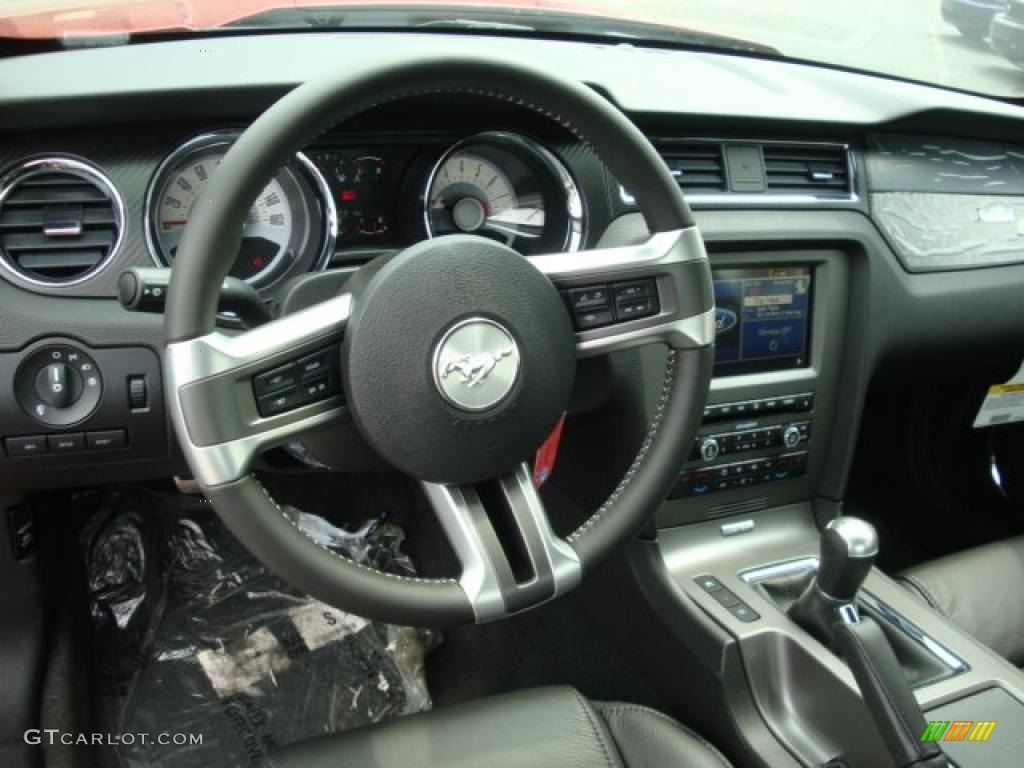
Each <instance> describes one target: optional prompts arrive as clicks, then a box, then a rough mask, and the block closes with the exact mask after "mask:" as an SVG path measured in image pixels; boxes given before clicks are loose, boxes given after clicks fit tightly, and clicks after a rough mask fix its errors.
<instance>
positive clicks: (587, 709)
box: [572, 689, 615, 768]
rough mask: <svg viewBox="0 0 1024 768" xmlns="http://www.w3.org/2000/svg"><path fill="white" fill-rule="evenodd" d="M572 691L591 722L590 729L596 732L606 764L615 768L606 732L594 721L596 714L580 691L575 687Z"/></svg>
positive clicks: (595, 736)
mask: <svg viewBox="0 0 1024 768" xmlns="http://www.w3.org/2000/svg"><path fill="white" fill-rule="evenodd" d="M572 693H573V696H575V698H576V703H577V704H578V705H579V708H580V709H582V710H583V715H584V717H586V718H587V722H588V723H590V729H591V730H592V731H593V732H594V738H595V739H597V743H598V744H600V745H601V752H602V753H603V754H604V761H605V764H606V765H607V766H608V768H615V763H614V762H613V761H612V756H611V753H610V751H609V749H608V746H609V745H608V743H607V741H606V739H605V737H604V734H603V733H602V732H601V729H599V728H598V727H597V723H596V722H594V716H593V714H592V713H591V711H590V705H589V704H588V703H587V701H586V699H584V698H583V696H582V695H580V692H579V691H577V690H575V689H573V692H572Z"/></svg>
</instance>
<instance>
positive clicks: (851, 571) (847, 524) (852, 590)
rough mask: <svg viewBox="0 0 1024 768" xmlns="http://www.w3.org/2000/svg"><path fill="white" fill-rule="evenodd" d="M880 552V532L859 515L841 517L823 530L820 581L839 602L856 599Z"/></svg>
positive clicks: (827, 593)
mask: <svg viewBox="0 0 1024 768" xmlns="http://www.w3.org/2000/svg"><path fill="white" fill-rule="evenodd" d="M877 556H878V533H877V532H876V531H875V528H874V526H873V525H871V523H868V522H866V521H864V520H861V519H860V518H857V517H837V518H836V519H835V520H833V521H832V522H830V523H829V524H828V526H826V528H825V531H824V532H823V533H822V534H821V557H820V560H819V563H818V576H817V579H816V583H817V586H818V589H820V590H821V592H822V594H824V595H825V596H826V597H828V598H829V599H830V600H832V601H833V602H836V603H850V602H853V600H854V598H855V597H856V596H857V592H858V591H860V588H861V585H862V584H863V583H864V579H866V578H867V575H868V571H870V570H871V566H873V565H874V564H875V558H876V557H877Z"/></svg>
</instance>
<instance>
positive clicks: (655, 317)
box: [530, 226, 715, 357]
mask: <svg viewBox="0 0 1024 768" xmlns="http://www.w3.org/2000/svg"><path fill="white" fill-rule="evenodd" d="M707 258H708V257H707V252H706V251H705V250H704V242H703V240H702V238H701V236H700V231H699V230H698V229H697V227H696V226H692V227H687V228H685V229H678V230H673V231H668V232H659V233H656V234H654V235H652V236H651V237H650V238H648V239H647V240H646V241H644V242H643V243H640V244H638V245H629V246H621V247H614V248H598V249H594V250H587V251H577V252H575V253H554V254H545V255H540V256H531V257H530V261H531V262H532V263H533V265H534V266H535V267H537V268H538V269H539V270H540V271H541V272H543V273H544V274H545V275H547V276H548V277H549V278H550V279H551V280H552V282H554V283H555V285H556V286H557V287H558V288H559V290H561V291H562V292H563V294H564V295H565V296H566V300H567V302H568V304H569V306H570V311H572V312H573V320H574V323H575V327H576V349H577V352H578V354H579V355H580V356H581V357H589V356H593V355H599V354H606V353H608V352H613V351H615V350H619V349H625V348H628V347H635V346H640V345H643V344H651V343H663V344H667V345H669V346H670V347H673V348H675V349H696V348H700V347H706V346H709V345H710V344H712V343H713V342H714V338H715V310H714V299H713V294H712V288H711V284H710V280H709V277H708V275H709V271H708V269H707ZM577 297H580V298H581V299H582V298H583V297H586V306H576V304H575V301H576V299H577Z"/></svg>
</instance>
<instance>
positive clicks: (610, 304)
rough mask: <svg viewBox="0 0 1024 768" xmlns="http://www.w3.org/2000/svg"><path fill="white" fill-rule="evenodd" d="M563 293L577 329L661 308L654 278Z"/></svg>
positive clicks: (621, 320) (653, 312)
mask: <svg viewBox="0 0 1024 768" xmlns="http://www.w3.org/2000/svg"><path fill="white" fill-rule="evenodd" d="M563 296H564V298H565V303H566V306H568V307H569V311H570V312H571V313H572V317H573V325H574V326H575V328H576V330H577V331H588V330H591V329H592V328H601V327H602V326H606V325H611V324H613V323H616V322H619V323H625V322H629V321H630V320H640V319H642V318H645V317H653V316H654V315H656V314H658V312H660V311H661V308H660V304H659V303H658V289H657V285H656V284H655V281H654V278H650V279H645V280H628V281H623V282H619V283H611V284H610V285H588V286H585V287H583V288H570V289H569V290H567V291H565V292H564V294H563Z"/></svg>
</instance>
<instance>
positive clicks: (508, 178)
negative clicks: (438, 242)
mask: <svg viewBox="0 0 1024 768" xmlns="http://www.w3.org/2000/svg"><path fill="white" fill-rule="evenodd" d="M424 197H425V200H424V220H425V223H426V228H427V234H428V235H430V236H431V237H437V236H440V235H449V234H458V233H470V234H474V235H478V236H482V237H488V238H491V239H492V240H497V241H498V242H500V243H503V244H505V245H508V246H510V247H511V248H514V249H515V250H517V251H519V252H520V253H522V254H525V255H529V254H534V253H552V252H556V251H561V250H575V249H577V248H579V246H580V244H581V242H582V232H583V212H582V202H581V199H580V197H579V193H578V192H577V190H576V186H575V183H574V182H573V180H572V177H571V176H570V175H569V173H568V171H567V170H566V169H565V167H564V166H563V165H562V164H561V162H560V161H559V160H558V159H557V158H555V156H554V155H552V154H551V153H550V152H549V151H548V150H546V149H544V148H543V147H542V146H540V145H539V144H537V143H536V142H534V141H532V140H530V139H527V138H526V137H524V136H519V135H516V134H511V133H503V132H488V133H481V134H477V135H475V136H471V137H469V138H468V139H465V140H463V141H462V142H460V143H459V144H456V145H455V146H454V147H452V148H451V149H449V150H448V152H447V153H446V154H444V155H443V156H442V157H441V159H440V160H439V161H438V163H437V165H436V166H435V167H434V170H433V172H432V173H431V175H430V181H429V182H428V184H427V189H426V191H425V195H424Z"/></svg>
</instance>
